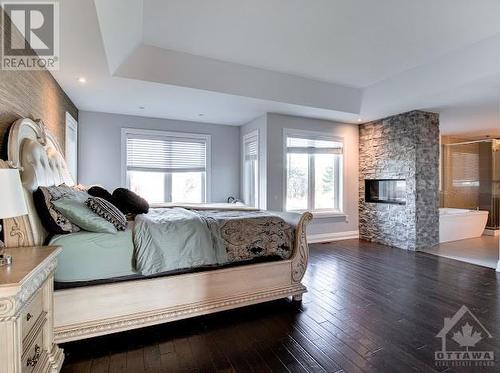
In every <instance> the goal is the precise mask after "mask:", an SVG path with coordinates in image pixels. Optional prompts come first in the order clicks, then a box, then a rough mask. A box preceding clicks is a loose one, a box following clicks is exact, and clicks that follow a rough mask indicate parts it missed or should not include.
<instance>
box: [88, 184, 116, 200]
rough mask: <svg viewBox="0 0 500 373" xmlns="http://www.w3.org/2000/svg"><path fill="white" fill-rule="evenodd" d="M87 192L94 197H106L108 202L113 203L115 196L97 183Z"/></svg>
mask: <svg viewBox="0 0 500 373" xmlns="http://www.w3.org/2000/svg"><path fill="white" fill-rule="evenodd" d="M87 193H88V194H90V195H91V196H92V197H99V198H102V199H105V200H106V201H108V202H111V203H113V196H112V195H111V193H110V192H108V191H107V190H106V189H104V188H103V187H100V186H97V185H96V186H93V187H91V188H90V189H89V190H87Z"/></svg>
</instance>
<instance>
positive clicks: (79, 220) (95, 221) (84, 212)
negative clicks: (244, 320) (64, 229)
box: [52, 195, 117, 233]
mask: <svg viewBox="0 0 500 373" xmlns="http://www.w3.org/2000/svg"><path fill="white" fill-rule="evenodd" d="M84 202H85V201H81V200H80V198H75V196H71V195H67V196H65V197H62V198H59V199H58V200H55V201H53V202H52V203H53V205H54V207H55V208H56V210H58V211H59V212H60V213H61V214H63V215H64V217H66V218H67V219H68V220H69V221H70V222H72V223H73V224H75V225H78V226H79V227H80V228H82V229H83V230H86V231H89V232H95V233H116V232H117V230H116V228H115V226H114V225H113V224H111V223H110V222H109V221H107V220H106V219H104V218H101V217H100V216H99V215H97V214H95V213H94V212H93V211H92V210H90V209H89V208H88V207H87V206H85V203H84Z"/></svg>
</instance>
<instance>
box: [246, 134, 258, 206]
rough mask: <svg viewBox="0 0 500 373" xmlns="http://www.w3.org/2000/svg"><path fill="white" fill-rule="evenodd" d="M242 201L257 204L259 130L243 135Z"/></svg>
mask: <svg viewBox="0 0 500 373" xmlns="http://www.w3.org/2000/svg"><path fill="white" fill-rule="evenodd" d="M243 201H244V202H245V203H246V204H247V205H249V206H253V207H258V206H259V132H258V131H253V132H251V133H249V134H247V135H245V136H244V137H243Z"/></svg>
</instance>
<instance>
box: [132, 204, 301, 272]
mask: <svg viewBox="0 0 500 373" xmlns="http://www.w3.org/2000/svg"><path fill="white" fill-rule="evenodd" d="M293 236H294V229H293V227H292V226H290V225H289V224H287V223H286V222H285V221H283V219H281V218H280V217H278V216H275V215H273V214H271V213H268V212H265V211H218V210H204V211H201V210H200V211H197V210H186V209H184V208H180V207H175V208H158V209H151V210H150V212H149V213H148V214H146V215H138V216H137V217H136V219H135V227H134V247H135V249H134V260H135V267H136V270H137V271H138V272H140V273H141V274H143V275H153V274H157V273H161V272H168V271H172V270H177V269H185V268H195V267H200V266H207V265H220V264H226V263H231V262H240V261H246V260H251V259H255V258H258V257H278V258H281V259H288V258H289V257H290V256H291V253H292V248H293Z"/></svg>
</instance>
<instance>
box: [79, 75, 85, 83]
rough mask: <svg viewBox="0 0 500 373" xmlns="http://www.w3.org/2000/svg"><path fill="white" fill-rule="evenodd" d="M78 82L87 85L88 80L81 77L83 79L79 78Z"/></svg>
mask: <svg viewBox="0 0 500 373" xmlns="http://www.w3.org/2000/svg"><path fill="white" fill-rule="evenodd" d="M78 82H79V83H82V84H85V83H87V79H85V77H84V76H81V77H79V78H78Z"/></svg>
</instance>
